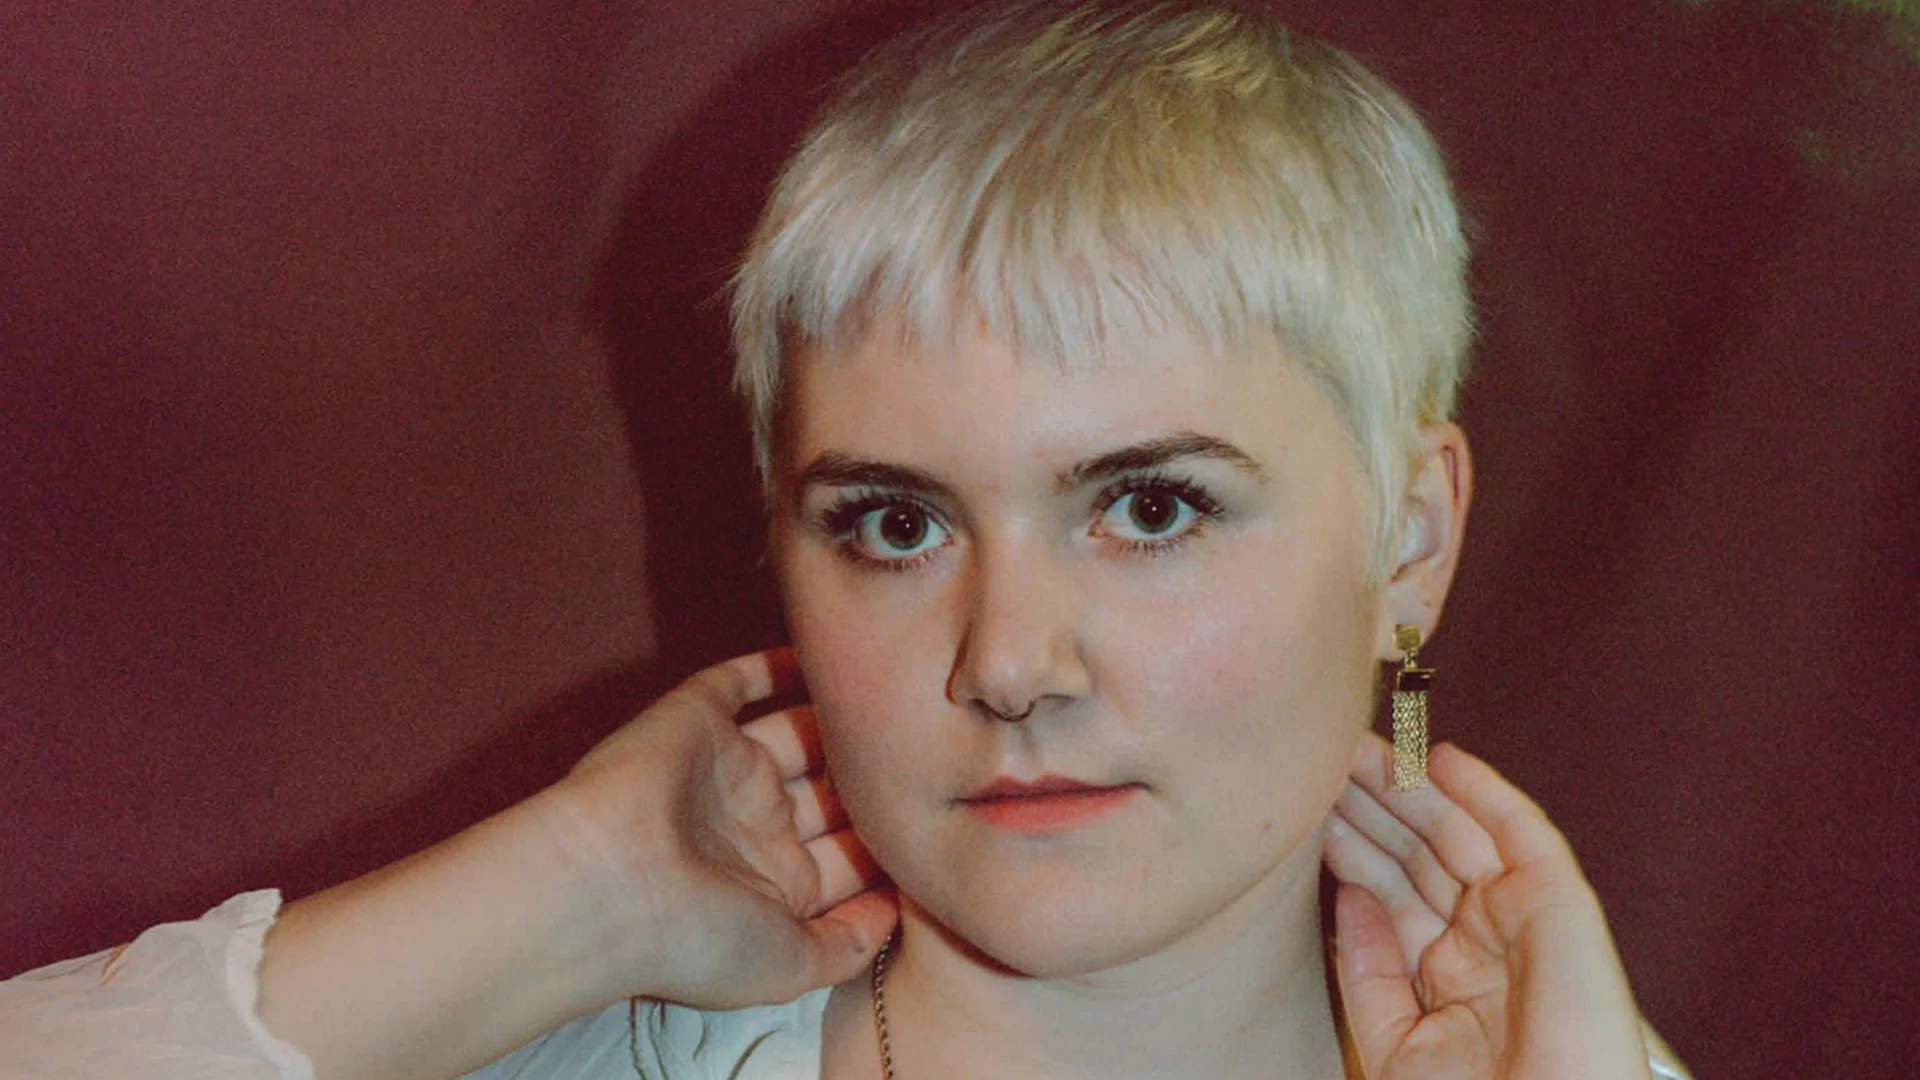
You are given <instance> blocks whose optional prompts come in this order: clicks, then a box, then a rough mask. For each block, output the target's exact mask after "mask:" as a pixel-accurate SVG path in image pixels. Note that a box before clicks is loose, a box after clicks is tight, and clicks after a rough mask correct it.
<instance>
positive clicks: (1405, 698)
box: [1393, 626, 1434, 791]
mask: <svg viewBox="0 0 1920 1080" xmlns="http://www.w3.org/2000/svg"><path fill="white" fill-rule="evenodd" d="M1393 643H1394V646H1395V647H1397V648H1398V649H1399V650H1400V651H1401V652H1402V653H1403V654H1404V657H1403V659H1402V660H1401V661H1400V670H1399V671H1397V672H1395V673H1394V678H1393V790H1395V791H1413V790H1415V789H1418V788H1423V787H1426V786H1427V688H1428V687H1430V686H1432V685H1433V675H1434V670H1433V669H1432V668H1423V667H1421V666H1420V665H1419V661H1418V659H1417V654H1418V653H1419V652H1420V628H1419V627H1417V626H1399V627H1395V628H1394V631H1393Z"/></svg>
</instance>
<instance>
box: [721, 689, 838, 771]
mask: <svg viewBox="0 0 1920 1080" xmlns="http://www.w3.org/2000/svg"><path fill="white" fill-rule="evenodd" d="M740 733H741V734H742V735H745V736H746V737H747V738H749V739H752V740H753V741H754V742H756V743H758V744H760V747H761V748H762V749H764V750H765V751H766V752H767V753H768V754H771V755H772V756H773V763H774V764H775V765H777V766H779V768H780V779H782V780H792V779H795V778H796V777H801V776H805V775H807V774H808V773H810V772H814V771H816V770H818V769H819V768H820V767H821V765H823V764H824V763H825V761H826V756H825V754H824V753H823V752H822V750H821V748H820V721H819V718H818V717H816V716H815V715H814V712H813V706H811V705H795V706H794V707H793V708H791V709H781V710H780V711H779V712H773V713H768V714H767V715H765V716H762V717H760V718H759V719H757V720H750V721H748V722H746V723H744V724H741V725H740Z"/></svg>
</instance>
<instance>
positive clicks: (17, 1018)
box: [0, 889, 313, 1080]
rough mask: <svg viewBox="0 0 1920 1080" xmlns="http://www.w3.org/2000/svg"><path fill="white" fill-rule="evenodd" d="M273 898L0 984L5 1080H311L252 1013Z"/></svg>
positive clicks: (265, 895) (300, 1059) (240, 903)
mask: <svg viewBox="0 0 1920 1080" xmlns="http://www.w3.org/2000/svg"><path fill="white" fill-rule="evenodd" d="M279 910H280V893H279V892H278V891H277V890H271V889H269V890H263V891H260V892H249V893H242V894H241V895H239V896H236V897H234V898H233V899H231V900H228V901H227V902H226V903H224V904H221V905H220V906H219V907H217V908H214V909H213V910H212V911H209V912H208V913H207V914H206V915H204V916H202V917H201V918H199V919H198V920H195V921H193V922H178V923H166V924H163V925H160V926H156V927H154V928H152V929H150V930H148V931H147V932H145V933H143V934H141V935H140V936H139V937H137V938H135V939H134V940H133V941H131V942H129V943H127V944H125V945H122V946H120V947H119V948H116V949H108V950H105V951H102V952H97V953H94V954H92V955H91V956H83V957H80V958H78V959H74V960H66V961H62V962H59V963H54V964H49V965H47V966H46V967H42V968H37V969H35V970H33V971H29V972H26V973H24V974H21V975H18V976H16V977H14V978H12V979H9V980H7V981H6V982H0V1063H4V1064H0V1074H4V1075H5V1076H6V1077H7V1080H41V1078H46V1080H56V1078H57V1080H89V1078H93V1077H100V1078H107V1077H130V1076H140V1077H149V1078H154V1080H168V1078H173V1077H178V1078H180V1080H186V1078H189V1077H191V1078H193V1080H313V1066H312V1064H311V1063H310V1062H308V1060H307V1057H306V1055H305V1054H303V1053H301V1052H300V1051H299V1050H297V1049H295V1048H294V1047H292V1046H290V1045H288V1044H287V1043H284V1042H282V1041H280V1040H279V1039H276V1038H274V1037H273V1035H272V1034H271V1033H270V1032H268V1031H267V1029H266V1028H265V1027H264V1026H262V1025H261V1023H260V1019H259V1015H258V1011H257V1009H256V1008H255V1006H256V1004H257V1002H258V999H259V994H260V984H259V977H258V976H259V970H260V956H261V944H262V942H263V941H264V940H265V938H266V934H267V930H268V929H269V928H271V927H272V926H273V920H274V918H275V916H276V915H277V914H278V913H279Z"/></svg>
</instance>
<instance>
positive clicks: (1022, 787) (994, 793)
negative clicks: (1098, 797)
mask: <svg viewBox="0 0 1920 1080" xmlns="http://www.w3.org/2000/svg"><path fill="white" fill-rule="evenodd" d="M1120 786H1124V785H1120ZM1112 790H1114V786H1113V785H1103V784H1089V783H1087V782H1086V781H1084V780H1075V779H1073V778H1072V777H1067V776H1055V775H1053V774H1052V773H1048V774H1047V775H1045V776H1042V777H1040V778H1039V779H1037V780H1016V779H1014V778H1013V777H1011V776H1002V777H1000V778H998V779H996V780H994V782H993V783H991V784H988V785H987V786H986V787H983V788H981V789H980V790H979V791H976V792H974V793H973V794H971V795H969V796H967V798H966V801H967V802H970V803H976V802H993V801H996V800H1000V799H1031V798H1036V797H1039V796H1043V795H1070V794H1074V793H1077V792H1087V791H1112Z"/></svg>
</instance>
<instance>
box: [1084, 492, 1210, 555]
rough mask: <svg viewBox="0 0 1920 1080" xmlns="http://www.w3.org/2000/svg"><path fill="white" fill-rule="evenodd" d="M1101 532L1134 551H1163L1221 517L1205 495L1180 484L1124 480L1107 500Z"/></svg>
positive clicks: (1108, 493)
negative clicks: (1136, 549) (1135, 549)
mask: <svg viewBox="0 0 1920 1080" xmlns="http://www.w3.org/2000/svg"><path fill="white" fill-rule="evenodd" d="M1104 501H1105V506H1104V507H1103V508H1102V509H1101V511H1100V520H1099V525H1098V528H1099V531H1101V532H1104V533H1106V534H1108V535H1110V536H1113V537H1115V538H1117V539H1119V540H1120V541H1122V542H1123V543H1126V544H1128V545H1129V546H1131V547H1134V548H1138V549H1143V550H1151V551H1156V552H1157V551H1163V550H1166V549H1167V548H1169V547H1171V546H1173V545H1174V544H1178V543H1180V542H1181V541H1182V540H1185V539H1186V538H1188V537H1189V536H1191V535H1193V534H1194V533H1195V532H1196V531H1197V530H1199V529H1200V528H1201V527H1203V526H1205V525H1206V524H1207V523H1208V522H1209V521H1211V520H1213V519H1214V518H1216V517H1218V516H1219V515H1220V505H1219V504H1218V503H1217V502H1215V501H1214V500H1213V499H1212V498H1210V497H1208V495H1207V494H1206V492H1204V491H1202V490H1200V489H1199V488H1197V487H1194V486H1193V485H1191V484H1187V483H1184V482H1181V481H1176V480H1170V479H1151V478H1134V479H1129V480H1123V481H1121V482H1120V483H1119V484H1117V485H1115V487H1114V488H1112V489H1109V490H1108V492H1107V493H1106V495H1105V496H1104Z"/></svg>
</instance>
